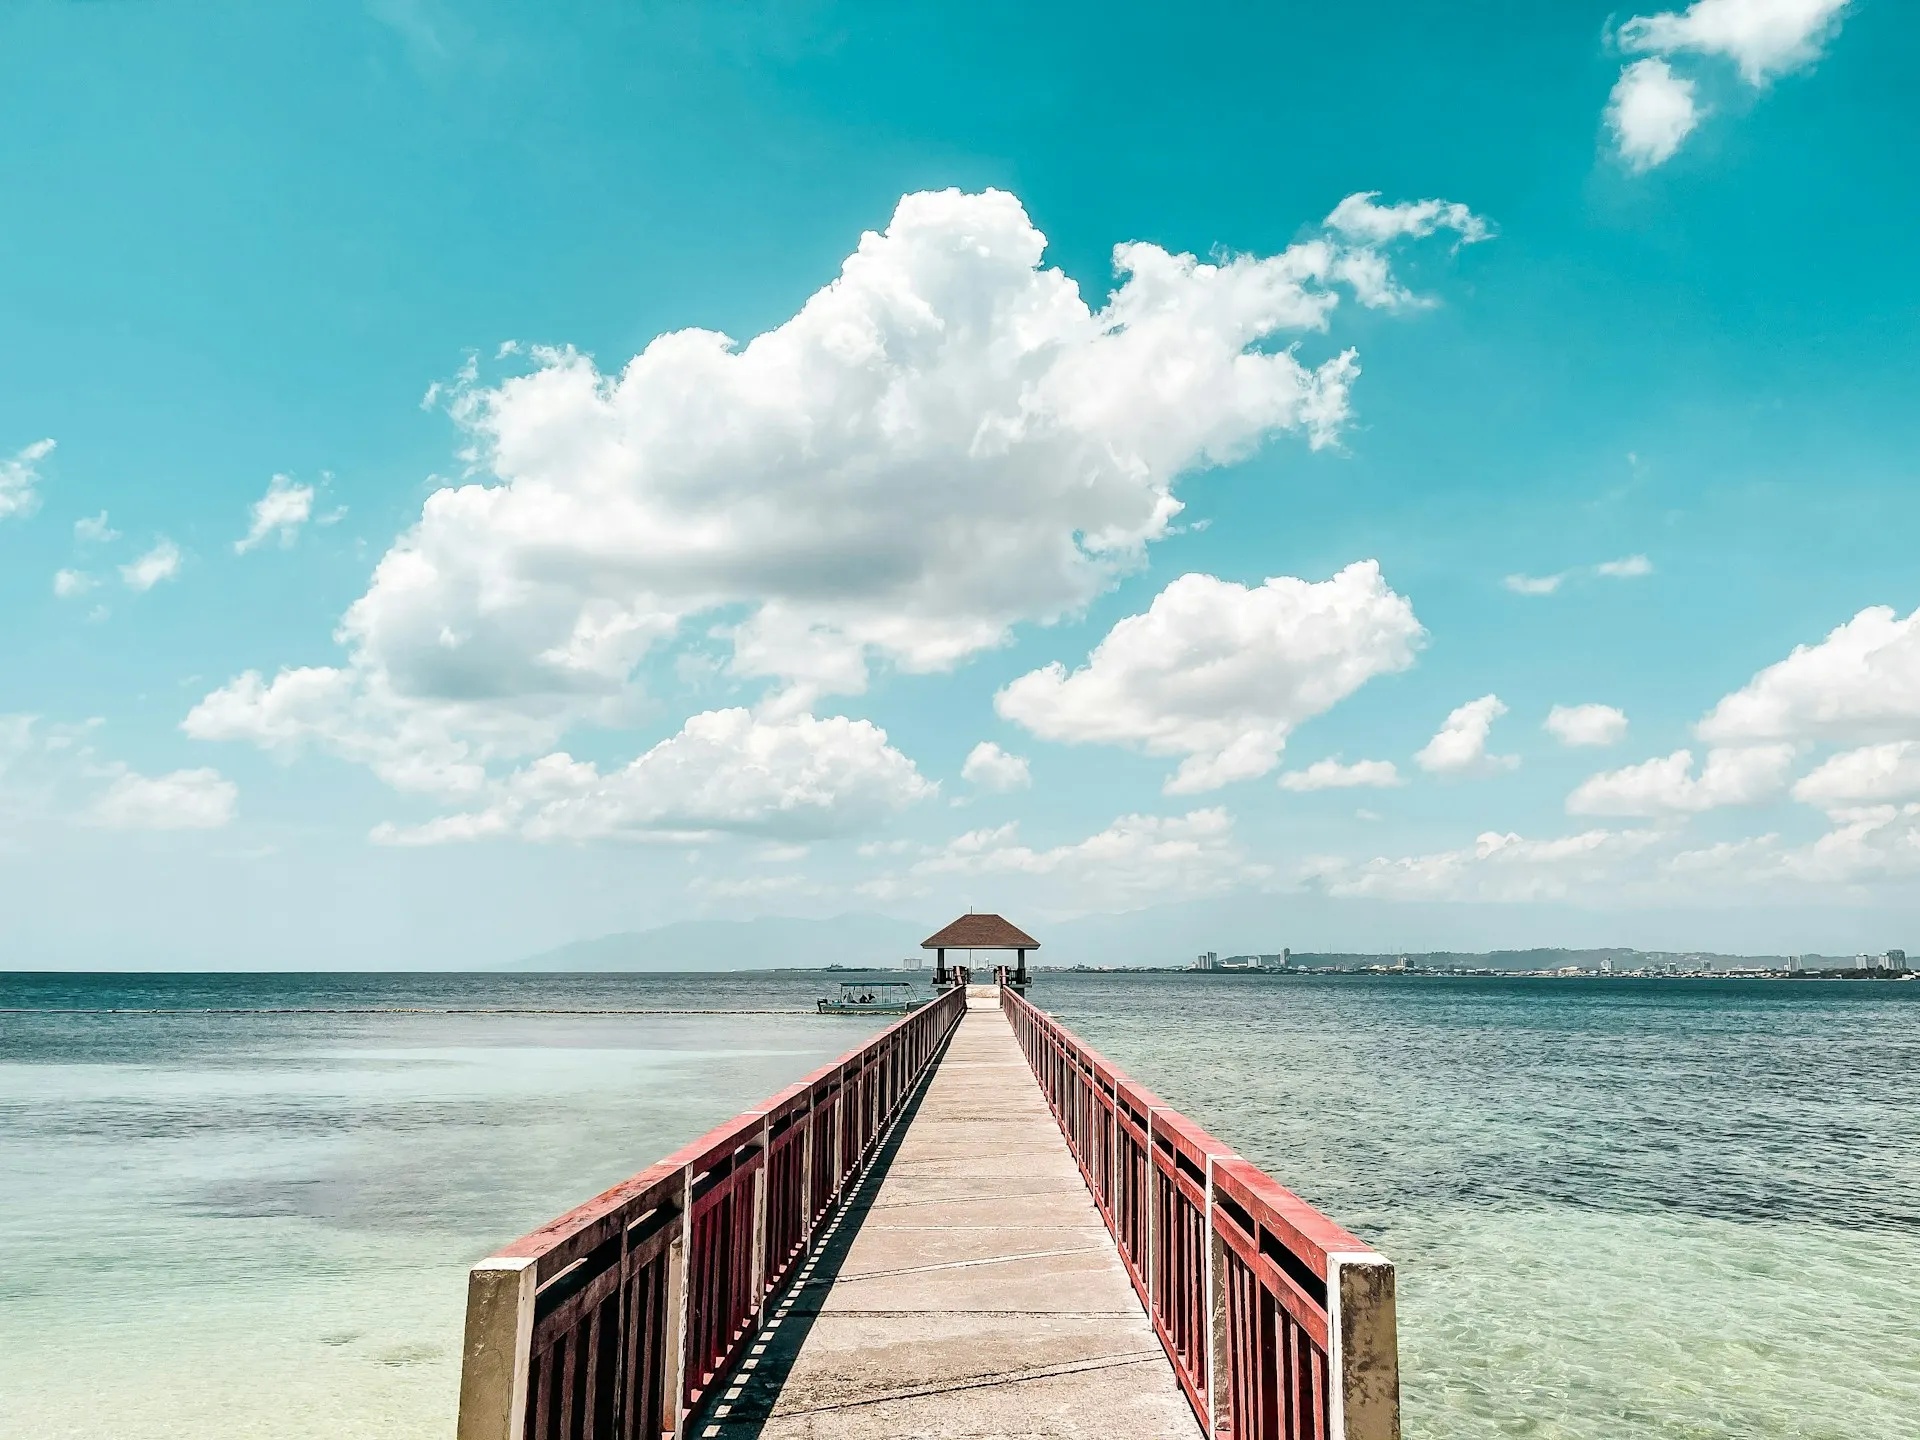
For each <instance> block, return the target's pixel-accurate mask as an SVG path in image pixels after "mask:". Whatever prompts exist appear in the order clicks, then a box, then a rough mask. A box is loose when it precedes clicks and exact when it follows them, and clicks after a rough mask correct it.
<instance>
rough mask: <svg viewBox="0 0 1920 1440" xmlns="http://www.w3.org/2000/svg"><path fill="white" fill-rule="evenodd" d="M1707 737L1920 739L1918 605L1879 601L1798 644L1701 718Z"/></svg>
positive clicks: (1729, 740) (1737, 740) (1728, 740)
mask: <svg viewBox="0 0 1920 1440" xmlns="http://www.w3.org/2000/svg"><path fill="white" fill-rule="evenodd" d="M1699 734H1700V737H1701V738H1702V739H1703V740H1710V741H1713V742H1715V743H1716V744H1745V743H1751V742H1754V741H1761V740H1792V741H1806V740H1816V739H1817V740H1832V741H1837V742H1839V743H1842V744H1861V743H1864V742H1871V741H1879V740H1898V739H1910V738H1912V739H1920V610H1915V611H1914V612H1913V614H1911V615H1908V616H1907V617H1906V618H1905V619H1904V620H1903V619H1899V618H1897V617H1896V615H1895V614H1894V612H1893V610H1892V609H1891V608H1889V607H1887V606H1884V605H1877V606H1873V607H1870V608H1869V609H1866V610H1862V611H1861V612H1860V613H1859V614H1857V615H1855V616H1854V617H1853V618H1852V619H1851V620H1849V621H1847V622H1846V623H1845V624H1844V625H1840V626H1837V627H1836V628H1835V629H1834V630H1832V631H1831V632H1830V633H1829V634H1828V635H1827V637H1826V639H1824V640H1822V641H1821V642H1820V643H1819V644H1817V645H1797V646H1795V647H1794V649H1793V653H1792V654H1790V655H1788V656H1787V658H1786V659H1784V660H1782V661H1780V662H1778V663H1777V664H1774V665H1769V666H1768V667H1767V668H1766V669H1764V670H1762V671H1761V672H1760V673H1759V674H1757V675H1755V676H1754V677H1753V679H1752V680H1750V681H1748V682H1747V684H1746V685H1744V686H1743V687H1742V688H1740V689H1739V690H1736V691H1735V692H1734V693H1733V694H1731V695H1728V696H1726V697H1725V698H1723V699H1722V700H1721V701H1720V703H1719V704H1717V705H1715V706H1714V708H1713V709H1712V711H1711V712H1709V713H1708V715H1707V717H1706V718H1705V719H1704V720H1702V721H1701V722H1700V725H1699Z"/></svg>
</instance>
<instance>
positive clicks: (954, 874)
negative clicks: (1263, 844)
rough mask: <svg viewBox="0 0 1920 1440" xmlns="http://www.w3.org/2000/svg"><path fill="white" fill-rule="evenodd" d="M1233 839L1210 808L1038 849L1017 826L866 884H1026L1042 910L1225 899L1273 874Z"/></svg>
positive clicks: (967, 839)
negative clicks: (1168, 898)
mask: <svg viewBox="0 0 1920 1440" xmlns="http://www.w3.org/2000/svg"><path fill="white" fill-rule="evenodd" d="M1267 873H1268V872H1267V869H1266V867H1265V866H1262V865H1258V864H1254V863H1251V862H1249V861H1248V859H1247V857H1246V854H1245V852H1244V851H1243V850H1242V848H1241V847H1240V845H1239V843H1238V842H1237V841H1236V840H1235V838H1234V832H1233V817H1232V816H1231V815H1229V814H1228V813H1227V812H1226V811H1225V810H1222V809H1219V808H1211V809H1205V810H1193V811H1189V812H1188V813H1187V814H1185V815H1165V816H1162V815H1123V816H1121V817H1120V818H1119V819H1117V820H1115V821H1114V822H1113V823H1112V824H1111V825H1109V826H1107V827H1106V828H1105V829H1104V830H1101V831H1098V832H1097V833H1095V834H1093V835H1089V836H1087V837H1086V838H1085V839H1082V840H1076V841H1072V842H1069V843H1067V844H1063V845H1055V846H1051V847H1048V848H1045V849H1036V848H1034V847H1032V846H1030V845H1028V844H1026V843H1025V842H1024V841H1023V840H1022V839H1021V838H1020V827H1019V825H1018V823H1013V824H1007V825H1001V826H996V827H994V828H992V829H985V830H973V831H969V832H968V833H966V834H965V835H961V836H959V837H958V838H956V839H954V840H952V841H949V842H948V843H947V844H946V845H944V846H941V847H938V848H936V849H933V850H931V851H929V852H928V853H927V854H925V855H924V856H923V857H922V858H921V859H919V860H917V861H915V862H914V864H913V865H912V866H911V867H909V869H908V870H907V871H906V873H905V874H901V875H887V876H882V877H880V878H878V879H877V880H875V881H873V882H869V884H868V885H867V886H865V887H863V888H864V889H865V891H866V893H868V894H871V895H876V896H880V897H882V898H892V897H897V896H901V895H924V894H928V893H930V892H931V891H933V890H936V889H941V888H951V887H952V885H953V883H954V882H955V881H956V880H973V881H976V882H977V881H979V880H983V879H986V880H994V881H997V882H1000V883H1001V884H1004V885H1011V884H1013V883H1015V882H1019V881H1024V882H1026V883H1027V888H1028V889H1029V890H1030V891H1031V892H1032V894H1033V896H1034V897H1035V898H1034V906H1035V908H1036V909H1038V910H1040V911H1042V912H1043V913H1049V914H1055V915H1061V914H1073V913H1077V912H1080V911H1085V910H1090V909H1107V908H1116V907H1126V908H1131V907H1135V906H1137V905H1138V904H1139V903H1140V898H1141V897H1142V896H1149V895H1153V896H1158V895H1180V896H1183V897H1184V896H1193V895H1216V894H1219V893H1221V892H1222V891H1224V890H1229V889H1232V888H1234V887H1236V886H1239V885H1243V884H1246V883H1248V882H1249V881H1253V880H1258V879H1260V878H1262V877H1264V876H1265V875H1266V874H1267Z"/></svg>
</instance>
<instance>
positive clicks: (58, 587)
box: [53, 570, 100, 600]
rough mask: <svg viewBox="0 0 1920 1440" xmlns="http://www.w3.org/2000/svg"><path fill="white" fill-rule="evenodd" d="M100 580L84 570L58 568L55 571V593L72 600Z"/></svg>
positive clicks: (63, 598)
mask: <svg viewBox="0 0 1920 1440" xmlns="http://www.w3.org/2000/svg"><path fill="white" fill-rule="evenodd" d="M99 583H100V582H99V581H98V580H96V579H94V578H93V576H91V575H89V574H87V573H86V571H84V570H56V571H54V572H53V593H54V594H55V595H57V596H59V597H60V598H61V599H62V600H72V599H75V598H77V597H79V596H81V595H84V594H86V593H87V592H88V591H89V590H91V589H93V588H94V586H96V585H98V584H99Z"/></svg>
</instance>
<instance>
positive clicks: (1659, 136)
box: [1607, 59, 1701, 171]
mask: <svg viewBox="0 0 1920 1440" xmlns="http://www.w3.org/2000/svg"><path fill="white" fill-rule="evenodd" d="M1700 116H1701V111H1700V109H1699V107H1698V106H1697V105H1695V104H1694V102H1693V82H1692V81H1691V80H1683V79H1681V78H1680V77H1679V76H1678V75H1675V74H1674V73H1673V70H1672V67H1670V66H1669V65H1668V64H1667V62H1666V61H1664V60H1659V59H1647V60H1636V61H1634V62H1633V64H1631V65H1629V66H1627V68H1626V69H1624V70H1622V71H1621V72H1620V79H1619V80H1618V81H1617V82H1616V83H1615V85H1614V87H1613V93H1612V94H1611V95H1609V96H1608V97H1607V128H1608V129H1610V130H1612V131H1613V142H1614V146H1615V148H1617V149H1618V150H1619V152H1620V158H1621V159H1622V160H1624V161H1626V162H1627V168H1628V169H1630V170H1634V171H1646V170H1651V169H1653V168H1654V167H1655V166H1656V165H1664V164H1666V163H1667V161H1669V160H1671V159H1672V158H1673V157H1674V154H1675V152H1677V151H1678V150H1679V149H1680V142H1681V141H1683V140H1685V139H1686V138H1687V136H1689V135H1691V134H1692V133H1693V130H1694V127H1695V126H1696V125H1698V124H1699V123H1700Z"/></svg>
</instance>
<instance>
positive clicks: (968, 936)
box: [920, 915, 1040, 950]
mask: <svg viewBox="0 0 1920 1440" xmlns="http://www.w3.org/2000/svg"><path fill="white" fill-rule="evenodd" d="M920 948H921V949H922V950H1038V949H1039V948H1040V942H1039V941H1038V940H1036V939H1034V938H1033V937H1032V936H1031V935H1029V934H1027V932H1026V931H1024V930H1022V929H1021V928H1020V927H1019V926H1017V925H1010V924H1008V923H1007V922H1006V921H1005V920H1002V919H1001V918H1000V917H999V916H998V915H962V916H961V917H960V918H959V919H958V920H956V921H954V922H953V923H952V924H951V925H949V926H947V927H946V929H944V930H937V931H935V932H934V933H933V934H931V935H929V936H928V937H927V938H926V939H924V940H922V941H921V942H920Z"/></svg>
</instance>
